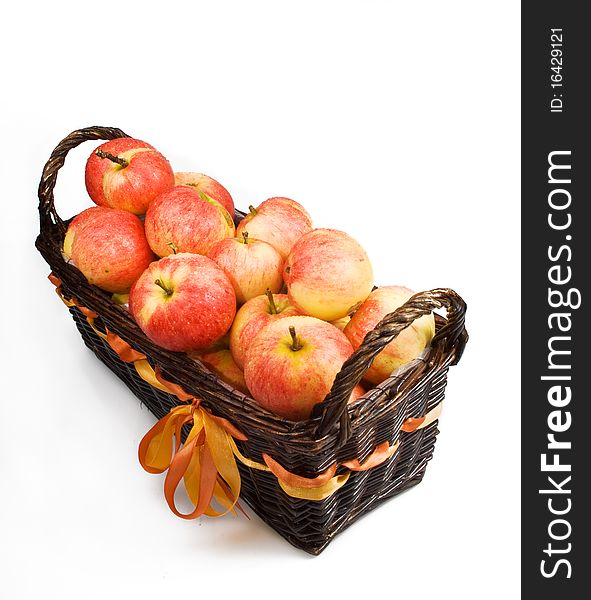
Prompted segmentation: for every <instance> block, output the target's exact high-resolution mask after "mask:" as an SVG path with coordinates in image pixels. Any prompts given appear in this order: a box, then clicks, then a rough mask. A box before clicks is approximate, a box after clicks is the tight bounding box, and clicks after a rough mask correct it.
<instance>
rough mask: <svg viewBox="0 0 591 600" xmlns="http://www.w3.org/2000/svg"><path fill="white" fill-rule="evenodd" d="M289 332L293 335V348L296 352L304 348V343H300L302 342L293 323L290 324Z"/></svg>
mask: <svg viewBox="0 0 591 600" xmlns="http://www.w3.org/2000/svg"><path fill="white" fill-rule="evenodd" d="M289 334H290V335H291V349H292V350H293V351H294V352H297V351H298V350H301V349H302V348H303V346H302V344H300V342H298V338H297V336H296V330H295V327H294V326H293V325H290V326H289Z"/></svg>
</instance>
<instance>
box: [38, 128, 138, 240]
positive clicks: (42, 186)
mask: <svg viewBox="0 0 591 600" xmlns="http://www.w3.org/2000/svg"><path fill="white" fill-rule="evenodd" d="M122 137H130V136H129V135H127V134H126V133H124V132H123V131H121V129H116V128H115V127H101V126H98V125H97V126H94V127H85V128H84V129H77V130H76V131H73V132H72V133H70V135H68V136H66V137H65V138H64V139H63V140H62V141H61V142H60V143H59V144H58V145H57V146H56V147H55V149H54V151H53V152H52V153H51V156H50V157H49V160H48V161H47V162H46V163H45V166H44V167H43V173H42V175H41V181H40V182H39V191H38V196H39V222H40V227H41V231H42V232H43V230H44V229H46V228H48V227H50V226H51V225H52V224H55V225H57V226H58V227H59V228H60V229H61V230H62V231H64V230H65V226H64V222H63V221H62V219H61V218H60V216H59V215H58V214H57V211H56V210H55V202H54V198H53V190H54V188H55V183H56V181H57V173H58V171H59V170H60V169H61V168H62V166H63V165H64V162H65V160H66V155H67V154H68V152H69V151H70V150H72V148H75V147H76V146H79V145H80V144H81V143H82V142H86V141H90V140H112V139H115V138H122Z"/></svg>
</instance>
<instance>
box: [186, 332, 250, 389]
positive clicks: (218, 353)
mask: <svg viewBox="0 0 591 600" xmlns="http://www.w3.org/2000/svg"><path fill="white" fill-rule="evenodd" d="M187 355H188V356H189V357H190V358H192V359H196V360H199V361H201V362H202V363H203V364H204V365H206V366H207V367H209V369H210V370H211V371H213V372H214V373H215V374H216V375H217V376H218V377H219V378H220V379H221V380H222V381H225V382H226V383H227V384H228V385H230V386H232V387H233V388H234V389H235V390H238V391H240V392H242V393H243V394H248V395H250V392H249V391H248V388H247V387H246V382H245V381H244V373H243V372H242V369H241V368H240V367H239V366H238V365H237V364H236V361H235V360H234V357H233V356H232V353H231V352H230V348H229V336H228V335H225V336H224V337H222V338H221V339H220V340H218V341H217V342H214V343H213V345H211V346H209V347H208V348H205V349H204V350H195V351H193V352H188V353H187Z"/></svg>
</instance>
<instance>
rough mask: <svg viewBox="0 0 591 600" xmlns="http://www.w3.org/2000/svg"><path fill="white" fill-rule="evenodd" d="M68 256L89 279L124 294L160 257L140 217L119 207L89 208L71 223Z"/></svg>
mask: <svg viewBox="0 0 591 600" xmlns="http://www.w3.org/2000/svg"><path fill="white" fill-rule="evenodd" d="M63 251H64V255H65V256H66V258H67V259H68V260H70V261H71V262H72V263H73V264H74V265H75V266H76V267H77V268H78V269H80V271H82V273H83V274H84V276H85V277H86V279H88V281H89V283H92V284H93V285H96V286H98V287H100V288H102V289H103V290H106V291H108V292H114V293H118V294H124V293H126V292H128V291H129V289H130V288H131V286H132V285H133V283H134V282H135V281H136V279H137V278H138V277H139V276H140V275H141V274H142V273H143V272H144V270H145V269H146V268H147V267H148V265H149V264H150V263H151V262H152V261H153V260H154V259H155V258H156V257H155V256H154V254H153V253H152V250H150V246H149V245H148V242H147V240H146V236H145V235H144V226H143V224H142V222H141V221H140V219H139V218H138V217H136V216H135V215H132V214H131V213H129V212H127V211H124V210H118V209H115V208H105V207H101V206H95V207H93V208H88V209H87V210H85V211H83V212H81V213H80V214H79V215H78V216H77V217H75V218H74V219H73V220H72V222H71V223H70V225H69V227H68V230H67V232H66V236H65V238H64V246H63Z"/></svg>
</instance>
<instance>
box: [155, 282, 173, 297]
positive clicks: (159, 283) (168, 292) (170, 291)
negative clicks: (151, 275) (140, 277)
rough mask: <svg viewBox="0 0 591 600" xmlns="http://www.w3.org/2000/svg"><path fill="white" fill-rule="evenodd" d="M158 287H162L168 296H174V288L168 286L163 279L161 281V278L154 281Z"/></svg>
mask: <svg viewBox="0 0 591 600" xmlns="http://www.w3.org/2000/svg"><path fill="white" fill-rule="evenodd" d="M154 283H155V284H156V285H157V286H158V287H161V288H162V289H163V290H164V291H165V292H166V295H167V296H172V290H171V289H169V288H167V287H166V286H165V285H164V284H163V283H162V281H160V279H156V281H155V282H154Z"/></svg>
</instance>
